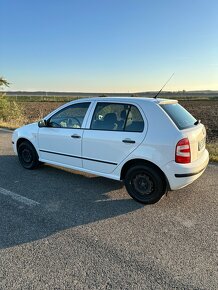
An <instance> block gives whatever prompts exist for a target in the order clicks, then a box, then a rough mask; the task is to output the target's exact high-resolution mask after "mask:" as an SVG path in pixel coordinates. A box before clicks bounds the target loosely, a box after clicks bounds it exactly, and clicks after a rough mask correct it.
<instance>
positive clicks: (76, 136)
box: [71, 134, 81, 139]
mask: <svg viewBox="0 0 218 290" xmlns="http://www.w3.org/2000/svg"><path fill="white" fill-rule="evenodd" d="M71 138H77V139H79V138H81V136H80V135H77V134H73V135H71Z"/></svg>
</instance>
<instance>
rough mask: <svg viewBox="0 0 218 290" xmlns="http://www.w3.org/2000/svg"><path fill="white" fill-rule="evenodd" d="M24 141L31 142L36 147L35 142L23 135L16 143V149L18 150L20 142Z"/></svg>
mask: <svg viewBox="0 0 218 290" xmlns="http://www.w3.org/2000/svg"><path fill="white" fill-rule="evenodd" d="M23 142H28V143H29V144H31V145H32V146H33V147H34V148H35V146H34V144H33V143H32V142H31V141H30V140H29V139H27V138H24V137H21V138H19V139H18V140H17V143H16V149H17V150H18V148H19V146H20V144H21V143H23ZM35 150H36V148H35Z"/></svg>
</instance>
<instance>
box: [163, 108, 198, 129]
mask: <svg viewBox="0 0 218 290" xmlns="http://www.w3.org/2000/svg"><path fill="white" fill-rule="evenodd" d="M160 106H161V108H162V109H163V110H164V111H165V112H166V113H167V115H168V116H169V117H170V118H171V119H172V121H173V122H174V123H175V124H176V126H177V127H178V128H179V129H180V130H183V129H187V128H190V127H193V126H194V123H195V122H196V121H197V120H196V119H195V118H194V117H193V116H192V115H191V114H190V113H189V112H188V111H187V110H186V109H185V108H183V107H182V106H181V105H180V104H178V103H176V104H163V105H160Z"/></svg>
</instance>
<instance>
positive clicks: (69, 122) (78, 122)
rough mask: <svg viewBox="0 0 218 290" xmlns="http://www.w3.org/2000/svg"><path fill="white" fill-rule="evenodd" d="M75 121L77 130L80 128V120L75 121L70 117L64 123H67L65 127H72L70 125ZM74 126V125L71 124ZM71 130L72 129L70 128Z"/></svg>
mask: <svg viewBox="0 0 218 290" xmlns="http://www.w3.org/2000/svg"><path fill="white" fill-rule="evenodd" d="M73 119H74V120H76V122H77V124H78V125H79V128H81V123H80V120H79V119H77V118H76V117H70V118H68V119H67V120H66V121H67V127H72V124H73V123H74V122H73V121H72V120H73ZM73 125H75V124H73ZM72 128H73V127H72Z"/></svg>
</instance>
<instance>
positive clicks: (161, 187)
mask: <svg viewBox="0 0 218 290" xmlns="http://www.w3.org/2000/svg"><path fill="white" fill-rule="evenodd" d="M124 183H125V186H126V190H127V191H128V193H129V195H130V196H131V197H132V198H134V199H135V200H137V201H139V202H141V203H143V204H152V203H156V202H157V201H159V200H160V199H161V197H162V196H163V194H164V193H166V182H165V180H164V178H163V176H162V173H161V172H160V171H159V170H158V169H156V168H155V167H153V166H149V165H137V166H134V167H131V168H130V169H129V170H128V171H127V173H126V176H125V180H124Z"/></svg>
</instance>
